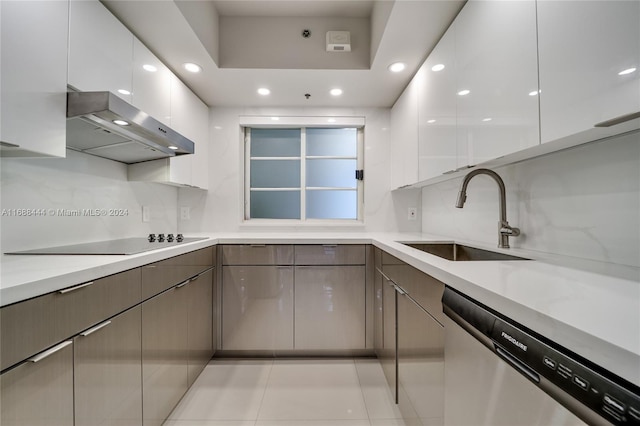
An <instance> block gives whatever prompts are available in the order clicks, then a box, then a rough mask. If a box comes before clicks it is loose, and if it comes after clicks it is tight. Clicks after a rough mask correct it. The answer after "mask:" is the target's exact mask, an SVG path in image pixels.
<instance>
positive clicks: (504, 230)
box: [500, 222, 520, 237]
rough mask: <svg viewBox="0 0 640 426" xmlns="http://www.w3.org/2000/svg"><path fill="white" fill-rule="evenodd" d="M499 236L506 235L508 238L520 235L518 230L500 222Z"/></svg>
mask: <svg viewBox="0 0 640 426" xmlns="http://www.w3.org/2000/svg"><path fill="white" fill-rule="evenodd" d="M500 234H501V235H508V236H510V237H517V236H519V235H520V228H516V227H515V226H511V225H509V223H508V222H502V223H501V224H500Z"/></svg>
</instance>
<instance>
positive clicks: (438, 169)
mask: <svg viewBox="0 0 640 426" xmlns="http://www.w3.org/2000/svg"><path fill="white" fill-rule="evenodd" d="M419 73H421V74H423V78H422V82H423V83H422V88H421V90H420V92H419V94H418V142H419V143H418V146H419V171H420V173H419V180H425V179H429V178H432V177H435V176H439V175H441V174H442V173H444V172H446V171H449V170H453V169H455V168H456V167H457V166H456V158H457V157H456V156H457V150H456V102H457V99H456V68H455V22H454V23H453V24H451V26H450V27H449V29H448V30H447V32H446V33H445V34H444V36H442V38H441V39H440V41H439V42H438V44H437V46H436V47H435V48H434V49H433V51H432V52H431V54H430V55H429V57H428V58H427V60H426V61H425V63H424V64H423V65H422V68H421V69H420V71H419Z"/></svg>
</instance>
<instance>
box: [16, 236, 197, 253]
mask: <svg viewBox="0 0 640 426" xmlns="http://www.w3.org/2000/svg"><path fill="white" fill-rule="evenodd" d="M168 235H171V234H168ZM169 239H170V240H171V241H169ZM205 239H206V238H205V237H192V238H182V236H181V235H180V234H178V237H176V238H174V237H173V236H171V238H169V237H168V236H167V237H164V236H163V238H161V239H160V238H157V237H155V236H154V238H153V241H151V238H150V237H149V238H123V239H119V240H108V241H98V242H95V243H84V244H73V245H68V246H58V247H46V248H40V249H33V250H24V251H16V252H11V253H5V254H64V255H87V254H89V255H96V254H97V255H127V254H136V253H143V252H145V251H151V250H157V249H161V248H166V247H174V246H178V245H181V244H185V243H192V242H194V241H200V240H205ZM160 240H162V241H160ZM178 240H180V241H178Z"/></svg>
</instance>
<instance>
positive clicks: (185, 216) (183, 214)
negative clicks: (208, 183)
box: [180, 207, 191, 220]
mask: <svg viewBox="0 0 640 426" xmlns="http://www.w3.org/2000/svg"><path fill="white" fill-rule="evenodd" d="M190 219H191V207H180V220H190Z"/></svg>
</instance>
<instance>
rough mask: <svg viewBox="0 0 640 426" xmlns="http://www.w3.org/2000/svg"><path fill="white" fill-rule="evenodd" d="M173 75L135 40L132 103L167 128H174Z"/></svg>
mask: <svg viewBox="0 0 640 426" xmlns="http://www.w3.org/2000/svg"><path fill="white" fill-rule="evenodd" d="M171 75H172V73H171V71H170V70H169V68H167V66H166V65H164V64H163V63H162V62H161V61H160V59H158V58H157V57H156V56H155V55H154V54H153V53H151V51H150V50H149V49H148V48H147V47H146V46H145V45H144V44H142V42H141V41H140V40H138V39H137V38H134V41H133V99H132V103H133V105H134V106H135V107H137V108H139V109H141V110H142V111H144V112H146V113H147V114H149V115H150V116H152V117H153V118H155V119H156V120H158V121H160V122H161V123H164V124H166V125H167V126H172V123H171Z"/></svg>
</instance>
